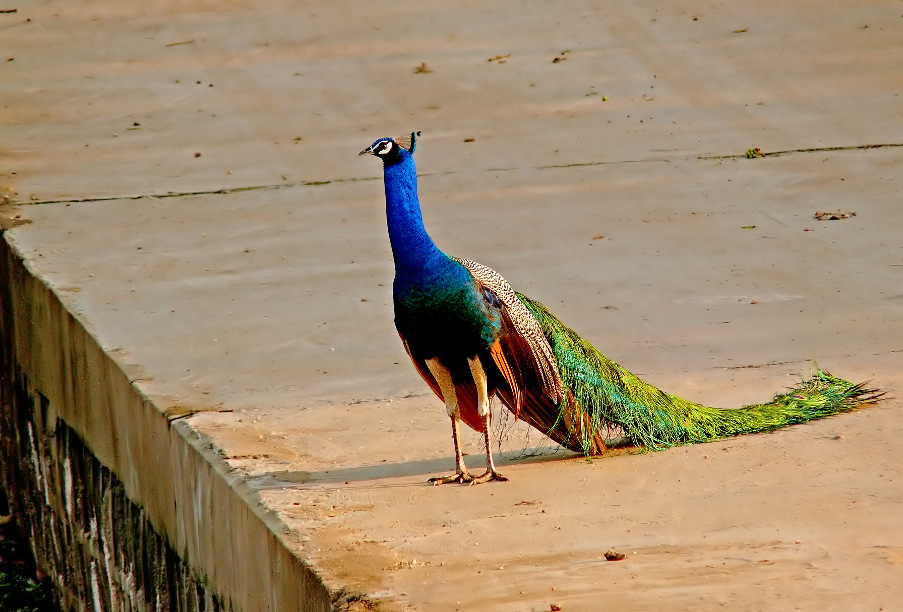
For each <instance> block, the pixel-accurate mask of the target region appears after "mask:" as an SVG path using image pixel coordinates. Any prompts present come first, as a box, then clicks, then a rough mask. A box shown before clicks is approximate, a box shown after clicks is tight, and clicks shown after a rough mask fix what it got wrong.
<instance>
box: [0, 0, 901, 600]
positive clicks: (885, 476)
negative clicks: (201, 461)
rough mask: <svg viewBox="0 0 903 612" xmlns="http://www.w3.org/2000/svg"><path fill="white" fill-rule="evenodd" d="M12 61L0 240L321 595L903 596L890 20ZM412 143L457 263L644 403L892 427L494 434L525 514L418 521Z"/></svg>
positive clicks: (439, 416)
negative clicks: (248, 507) (612, 440)
mask: <svg viewBox="0 0 903 612" xmlns="http://www.w3.org/2000/svg"><path fill="white" fill-rule="evenodd" d="M0 28H2V31H3V40H4V41H5V42H7V44H8V46H9V49H10V51H9V52H8V55H9V56H10V57H11V58H12V59H11V60H8V61H6V62H5V63H4V64H3V65H0V70H2V71H3V76H2V79H0V88H2V93H3V97H4V102H3V104H4V109H3V110H4V115H5V120H4V122H5V125H4V126H3V128H2V132H3V137H2V143H0V160H2V172H0V189H4V190H5V191H6V193H7V195H8V196H9V197H8V200H10V201H11V202H17V203H18V205H17V206H10V205H7V206H4V207H3V208H2V209H0V210H2V214H3V215H4V216H5V217H7V218H8V219H9V221H8V224H10V225H11V224H13V223H16V222H19V223H21V222H23V221H28V222H30V223H27V224H21V225H18V226H16V227H14V228H13V229H10V230H9V231H7V232H6V233H5V234H4V237H5V239H6V240H7V241H8V242H9V243H10V244H11V245H12V247H13V248H14V249H15V250H16V252H17V253H18V254H19V256H20V257H21V259H22V260H23V261H24V262H25V265H26V266H27V268H28V270H29V271H30V273H31V274H33V275H35V276H36V277H38V278H39V279H40V280H41V282H42V283H46V285H47V286H48V287H49V288H50V289H51V291H52V293H53V294H54V295H55V296H57V297H58V298H59V300H61V303H62V304H63V305H64V306H65V308H66V309H67V310H68V311H69V312H70V313H72V314H73V315H74V317H75V320H76V321H77V322H78V323H79V324H80V325H83V326H84V327H85V329H86V330H87V332H88V333H89V335H90V337H91V338H93V339H94V340H95V341H96V343H97V344H98V346H99V347H101V348H102V349H103V351H104V353H105V355H106V356H107V357H108V358H109V359H110V361H111V363H113V364H115V366H116V367H118V368H120V369H121V371H122V372H124V373H125V375H126V377H127V379H128V381H129V382H130V384H131V387H132V388H133V389H135V390H136V391H137V392H138V393H139V394H140V395H141V396H143V397H145V398H147V401H148V402H149V403H150V404H151V405H152V406H153V407H155V408H156V409H157V410H159V411H160V413H161V414H163V415H166V416H168V417H170V418H176V417H181V418H180V420H179V422H180V423H181V424H180V427H183V426H185V424H187V426H188V427H189V428H190V429H191V430H192V431H195V432H197V433H198V434H199V435H202V436H204V437H205V439H206V436H209V438H210V440H211V442H212V444H213V447H214V448H215V449H219V450H221V451H222V452H223V453H225V456H226V457H227V458H228V459H227V461H228V465H229V466H231V467H232V468H236V469H238V470H239V471H240V473H242V474H245V475H246V478H244V479H238V480H237V482H240V483H242V485H241V486H247V487H250V489H251V494H249V495H248V498H249V499H250V500H251V501H249V503H256V501H255V500H258V501H260V502H262V503H263V504H264V506H265V508H267V509H268V510H273V511H275V512H276V513H277V516H278V521H277V522H278V523H279V524H281V525H283V526H285V527H287V528H288V529H289V532H288V533H287V534H282V535H280V537H279V542H280V543H281V544H282V545H284V546H286V547H287V548H288V549H289V550H291V551H292V552H293V553H295V554H297V555H299V556H300V557H301V558H302V559H303V560H305V561H306V562H309V563H311V564H312V566H313V567H314V569H315V571H316V572H317V574H318V576H320V577H322V578H323V580H324V581H325V582H326V584H328V585H329V587H330V588H332V589H338V588H346V589H349V590H351V591H354V592H361V593H365V594H367V595H368V596H369V597H371V598H373V599H375V600H380V601H381V602H383V603H382V605H383V606H384V607H386V608H387V609H395V608H398V609H424V610H446V609H449V610H450V609H455V608H456V607H458V608H460V609H462V610H476V609H480V610H547V609H550V606H551V604H556V605H559V606H561V607H562V609H564V610H592V609H597V608H598V607H599V606H600V605H602V604H605V605H615V606H622V607H627V606H629V607H631V608H634V609H687V608H688V607H692V608H696V609H705V608H715V607H719V606H721V605H728V604H729V605H730V606H731V607H737V606H739V607H741V608H748V609H761V608H763V607H766V606H767V607H788V608H789V607H798V606H805V607H815V608H819V607H820V608H832V607H834V608H841V607H850V606H862V607H863V608H865V609H876V608H879V607H881V606H884V607H885V609H888V607H889V606H891V604H892V602H895V601H899V600H900V599H901V597H903V587H901V586H900V583H899V579H898V577H899V571H900V567H901V564H903V536H901V534H903V529H901V528H903V522H901V521H903V519H901V518H900V517H901V512H900V511H901V500H903V495H901V489H903V486H901V477H903V475H901V473H900V468H899V465H898V462H897V461H896V456H897V455H898V453H899V452H900V450H901V442H900V440H901V435H900V434H901V433H903V432H901V429H903V425H901V422H900V401H899V400H898V399H894V396H899V394H900V391H899V390H900V388H901V383H903V375H901V373H900V372H901V368H900V357H901V352H903V325H901V322H903V297H901V296H903V290H901V287H903V279H901V274H903V241H901V240H900V238H899V236H901V235H903V215H901V214H900V204H899V202H900V195H901V194H900V192H901V178H903V177H901V172H900V168H901V161H903V146H901V145H903V100H901V98H900V95H901V93H903V73H901V72H900V70H899V66H900V65H901V62H903V43H901V41H903V9H901V7H900V6H898V5H897V4H893V3H869V4H865V3H861V2H856V1H853V0H850V1H846V2H834V3H831V4H829V5H818V6H817V7H816V6H815V5H811V4H809V3H805V2H761V3H755V4H754V5H749V4H745V5H743V6H739V5H732V4H729V3H712V2H702V1H691V2H686V3H681V5H680V6H676V5H666V6H659V5H656V4H654V3H633V4H624V3H610V2H605V3H587V4H580V5H573V4H571V3H545V4H542V5H534V4H530V5H527V4H523V5H513V4H509V3H502V4H492V5H486V4H485V3H476V2H471V3H460V4H456V5H454V6H453V7H452V6H449V5H447V4H444V3H438V2H402V3H392V4H385V3H380V4H374V3H365V2H331V3H307V4H305V5H304V6H303V7H299V6H298V5H296V4H294V3H288V2H279V3H249V2H233V3H227V4H223V3H219V2H217V3H214V2H207V3H193V4H192V6H191V7H186V6H184V5H183V4H182V3H176V2H161V3H158V4H155V5H154V6H153V7H150V6H148V7H147V8H141V9H138V8H131V7H128V8H127V7H125V6H123V5H121V4H116V3H111V2H103V1H99V2H96V3H93V4H90V5H87V6H84V5H71V4H66V3H61V2H46V3H43V4H39V5H35V6H28V7H25V6H20V7H18V12H17V13H12V14H0ZM555 60H557V61H555ZM412 129H420V130H423V132H424V136H423V139H422V141H421V145H420V148H419V149H418V154H417V161H418V167H419V170H420V172H421V173H422V175H423V176H422V177H421V182H420V192H421V200H422V202H423V205H424V214H425V218H426V223H427V227H428V229H429V230H430V231H431V233H432V235H433V237H434V238H435V239H436V241H437V243H439V245H440V247H442V248H444V249H445V250H446V251H448V252H450V253H453V254H457V255H463V256H467V257H470V258H473V259H476V260H478V261H480V262H482V263H485V264H487V265H490V266H492V267H493V268H495V269H497V270H499V271H500V272H501V273H502V274H503V275H505V276H506V277H507V278H508V280H509V281H510V282H511V283H512V284H513V285H514V286H515V288H517V289H519V290H521V291H523V292H524V293H527V294H528V295H530V296H531V297H533V298H535V299H539V300H540V301H543V302H544V303H546V304H547V305H548V306H550V307H551V308H552V309H553V310H555V312H556V313H557V314H558V315H559V316H560V317H561V318H562V319H563V320H564V321H565V322H567V323H568V324H569V325H571V326H572V327H574V328H575V329H577V330H578V331H579V332H580V333H581V334H583V335H584V336H585V337H587V338H589V339H591V340H592V341H593V342H594V343H595V344H596V345H597V346H599V348H600V349H602V350H603V351H604V352H605V353H606V354H608V355H609V356H610V357H612V358H613V359H615V360H617V361H619V362H620V363H622V364H623V365H625V366H626V367H628V368H630V369H632V370H633V371H635V372H637V373H638V374H641V375H643V376H645V377H646V378H647V379H648V380H650V381H651V382H653V383H655V384H657V385H659V386H661V387H663V388H666V389H668V390H669V391H671V392H674V393H677V394H680V395H684V396H688V397H692V398H693V399H696V400H699V401H703V402H707V403H711V404H714V405H724V406H736V405H740V404H744V403H752V402H756V401H762V400H765V399H767V398H769V397H770V396H771V395H772V394H773V393H774V392H775V391H778V390H780V389H782V388H784V387H786V386H789V385H790V384H792V382H793V381H794V380H795V377H797V376H799V375H800V374H801V373H803V372H805V371H807V370H808V369H809V368H810V367H811V366H810V360H811V359H813V358H815V359H818V363H819V365H821V366H822V367H824V368H826V369H828V370H830V371H832V372H833V373H835V374H837V375H841V376H844V377H846V378H849V379H854V380H860V379H871V380H872V382H873V384H875V385H878V386H880V387H882V388H885V389H888V390H889V391H890V395H891V396H892V397H891V399H888V400H887V401H884V402H883V403H882V404H881V405H879V406H876V407H874V408H869V409H868V410H865V411H862V412H858V413H855V414H851V415H845V416H841V417H837V418H833V419H829V420H826V421H823V422H819V423H812V424H808V425H805V426H800V427H795V428H791V429H788V430H785V431H781V432H778V433H775V434H772V435H761V436H751V437H745V438H741V439H736V440H729V441H724V442H718V443H712V444H708V445H702V446H694V447H686V448H680V449H675V450H671V451H667V452H663V453H657V454H647V455H630V454H627V455H617V456H613V457H604V458H600V459H597V460H595V461H594V462H592V463H588V462H586V461H584V460H582V459H579V458H563V457H561V456H560V455H544V454H543V453H545V452H546V451H545V450H543V449H545V446H546V442H544V441H543V438H542V437H541V436H540V435H538V434H535V433H534V434H529V435H528V434H526V433H524V432H523V431H522V430H520V429H518V428H516V427H514V428H513V429H512V428H510V427H509V426H510V423H508V424H507V425H506V426H505V427H503V428H502V429H501V430H500V432H499V435H500V436H502V437H504V438H505V440H504V447H505V448H506V449H508V451H510V452H509V454H508V456H509V457H511V458H510V459H509V460H507V463H506V464H505V465H504V469H505V473H506V475H507V476H509V477H510V478H511V479H512V482H510V483H507V484H504V485H501V484H499V485H495V484H493V485H491V486H480V487H475V488H463V487H444V488H438V489H437V488H432V487H427V486H426V485H425V484H424V482H425V480H426V478H427V477H429V476H431V475H435V474H437V473H443V472H444V471H446V470H449V469H450V468H451V466H452V459H451V448H450V446H451V445H450V444H449V441H448V440H447V438H448V432H447V429H448V427H447V420H446V418H445V416H444V410H443V408H442V406H441V405H440V403H439V402H438V401H437V400H436V399H435V398H433V397H431V396H430V395H429V394H428V393H427V390H426V387H425V385H424V384H423V383H422V382H421V381H420V380H419V379H418V377H417V375H416V374H415V373H414V371H413V368H411V366H410V364H409V363H408V361H407V358H406V356H405V355H404V352H403V350H402V348H401V346H400V344H399V342H398V340H397V337H396V335H395V332H394V329H393V327H392V312H391V303H390V302H391V299H390V286H391V278H392V264H391V259H390V254H389V249H388V241H387V239H386V236H385V228H384V220H383V216H382V214H383V204H382V186H381V184H380V177H381V172H380V169H379V167H378V164H376V163H374V161H373V160H370V159H358V158H357V157H356V153H357V151H359V150H360V149H361V148H363V147H364V146H366V145H368V144H369V143H370V142H372V141H373V140H374V139H375V138H377V137H379V136H384V135H393V134H398V133H403V132H405V131H410V130H412ZM870 145H886V146H882V147H880V148H870ZM755 147H758V148H760V149H761V150H762V151H764V152H766V153H772V152H780V151H785V152H786V153H784V154H781V155H770V156H767V157H765V158H757V159H746V158H745V157H744V153H745V152H746V151H747V150H748V149H751V148H755ZM198 154H200V155H198ZM837 209H842V210H844V211H851V212H855V213H856V216H855V217H852V218H849V219H844V220H840V221H817V220H816V219H815V218H814V216H813V215H814V213H815V212H816V211H820V210H830V211H833V210H837ZM751 226H754V227H751ZM103 418H104V417H103V416H102V415H97V416H96V417H92V419H103ZM497 421H498V422H502V421H504V419H497ZM89 426H90V420H89V422H87V423H86V425H85V427H89ZM81 433H83V434H84V433H85V432H81ZM468 448H469V449H470V451H471V452H472V453H473V454H474V455H475V457H474V458H475V459H476V458H478V457H479V452H478V449H479V446H478V439H477V438H476V437H475V436H472V437H471V439H469V440H468ZM530 449H540V450H537V451H536V452H532V451H531V450H530ZM172 452H176V451H172ZM215 455H216V452H214V451H210V456H211V457H212V458H211V461H214V459H215V457H214V456H215ZM523 455H537V456H531V457H529V458H526V459H517V457H519V456H523ZM109 461H110V462H113V463H116V467H113V469H114V471H116V472H117V473H120V472H122V473H121V474H120V476H121V477H123V478H126V477H127V474H128V473H129V471H130V470H136V469H138V468H137V466H139V465H142V466H143V465H145V464H146V462H151V461H152V459H150V458H148V457H144V456H142V455H141V454H140V453H139V454H136V455H130V456H128V458H126V457H124V456H122V455H121V454H116V453H113V454H112V455H111V458H110V459H109ZM111 467H112V466H111ZM207 477H209V478H212V479H217V478H219V479H223V478H225V477H224V476H223V475H222V474H221V473H219V472H217V470H215V469H214V470H209V471H208V476H207ZM171 486H177V485H176V484H172V485H171ZM234 486H238V485H234ZM157 491H158V494H159V495H160V496H164V500H163V501H160V500H157V501H156V502H155V501H153V500H150V499H148V500H147V502H146V503H147V504H149V506H150V507H152V506H153V505H154V504H155V503H158V504H161V505H165V503H164V502H165V496H166V495H167V494H168V493H167V489H166V488H163V489H157ZM136 495H137V493H136ZM161 524H164V525H165V527H164V529H166V530H170V529H172V530H173V532H171V533H170V532H169V531H167V533H168V535H169V537H171V538H173V539H174V540H175V541H178V540H179V537H180V536H179V535H178V533H177V532H178V531H179V530H180V529H187V526H185V525H182V526H177V525H176V523H175V522H174V523H173V524H172V525H167V524H166V522H165V521H164V522H163V523H161ZM231 537H232V539H234V540H236V541H237V540H240V539H241V538H240V536H231ZM612 546H614V547H616V548H618V549H619V550H622V551H623V552H626V553H627V554H628V558H627V559H626V560H624V561H622V562H617V563H609V562H605V561H604V558H603V557H602V553H603V552H604V551H605V550H606V549H608V548H609V547H612ZM227 548H228V546H227ZM198 554H200V553H198ZM222 554H227V553H222ZM230 559H231V557H230ZM230 562H231V561H230ZM255 563H257V560H255V559H241V560H239V561H235V562H234V564H235V565H236V566H239V565H240V566H244V567H259V566H256V565H255ZM236 571H238V570H236ZM236 583H242V579H241V578H240V577H238V575H237V574H235V575H232V576H231V577H230V579H229V580H222V581H220V582H218V583H217V586H218V588H226V587H227V586H228V585H230V584H231V585H233V586H234V585H235V584H236ZM243 588H245V587H243ZM247 588H249V589H251V587H247ZM251 590H253V589H251ZM249 597H252V599H253V594H252V595H249ZM738 602H739V603H738Z"/></svg>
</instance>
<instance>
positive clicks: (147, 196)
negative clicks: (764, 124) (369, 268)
mask: <svg viewBox="0 0 903 612" xmlns="http://www.w3.org/2000/svg"><path fill="white" fill-rule="evenodd" d="M898 147H903V143H881V144H865V145H849V146H841V147H813V148H808V149H787V150H785V151H770V152H765V151H760V150H758V149H756V151H757V155H756V157H778V156H780V155H790V154H792V153H818V152H823V153H825V152H834V151H864V150H869V149H885V148H898ZM747 158H748V154H747V153H742V154H739V155H700V156H698V157H696V159H699V160H711V159H715V160H720V159H747ZM671 161H672V160H671V159H668V158H649V159H622V160H610V161H595V162H577V163H573V164H560V165H549V166H536V167H535V169H537V170H550V169H555V168H582V167H587V166H608V165H614V164H641V163H654V162H658V163H670V162H671ZM509 170H520V168H489V169H488V170H487V172H504V171H509ZM434 174H455V171H446V172H440V173H418V176H421V177H424V176H431V175H434ZM381 178H382V177H377V176H370V177H364V178H358V177H354V178H340V179H330V180H325V181H294V182H290V183H273V184H270V185H248V186H244V187H222V188H219V189H205V190H199V191H167V192H165V193H140V194H133V195H117V196H99V197H84V198H66V199H59V200H33V201H26V202H20V201H12V200H11V201H8V202H5V204H8V205H10V206H40V205H43V204H84V203H90V202H112V201H114V200H162V199H166V198H184V197H190V196H207V195H228V194H232V193H243V192H246V191H275V190H277V189H288V188H291V187H318V186H320V185H329V184H332V183H353V182H357V181H375V180H379V179H381Z"/></svg>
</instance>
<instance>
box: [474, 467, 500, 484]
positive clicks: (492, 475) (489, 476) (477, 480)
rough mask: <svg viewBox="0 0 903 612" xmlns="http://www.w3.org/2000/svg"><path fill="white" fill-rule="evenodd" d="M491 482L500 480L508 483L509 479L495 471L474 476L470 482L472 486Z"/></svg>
mask: <svg viewBox="0 0 903 612" xmlns="http://www.w3.org/2000/svg"><path fill="white" fill-rule="evenodd" d="M490 480H498V481H499V482H508V479H507V478H505V477H504V476H502V475H501V474H499V473H498V472H496V471H495V470H487V471H486V473H485V474H481V475H480V476H474V477H473V478H472V479H471V480H470V486H473V485H475V484H482V483H484V482H489V481H490Z"/></svg>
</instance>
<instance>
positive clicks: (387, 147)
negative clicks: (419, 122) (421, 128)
mask: <svg viewBox="0 0 903 612" xmlns="http://www.w3.org/2000/svg"><path fill="white" fill-rule="evenodd" d="M418 136H420V132H411V135H410V136H402V137H400V138H380V139H379V140H377V141H376V142H374V143H373V144H372V145H370V146H369V147H367V148H366V149H364V150H363V151H361V152H360V153H358V155H375V156H376V157H378V158H380V159H382V160H383V163H387V164H391V163H393V162H395V161H397V160H398V158H399V156H400V155H401V151H402V150H404V151H406V152H407V153H408V154H411V153H413V152H414V149H416V148H417V137H418Z"/></svg>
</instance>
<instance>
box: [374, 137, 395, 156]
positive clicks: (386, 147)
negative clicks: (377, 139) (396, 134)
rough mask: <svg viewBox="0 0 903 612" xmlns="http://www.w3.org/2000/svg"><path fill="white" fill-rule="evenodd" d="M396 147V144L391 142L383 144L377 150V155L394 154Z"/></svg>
mask: <svg viewBox="0 0 903 612" xmlns="http://www.w3.org/2000/svg"><path fill="white" fill-rule="evenodd" d="M394 146H395V143H394V142H392V141H391V140H387V141H385V142H384V143H382V144H381V145H379V148H378V149H377V150H376V154H377V155H388V154H389V153H391V152H392V147H394Z"/></svg>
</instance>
